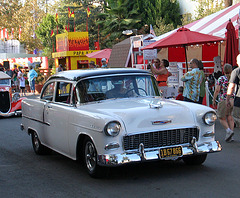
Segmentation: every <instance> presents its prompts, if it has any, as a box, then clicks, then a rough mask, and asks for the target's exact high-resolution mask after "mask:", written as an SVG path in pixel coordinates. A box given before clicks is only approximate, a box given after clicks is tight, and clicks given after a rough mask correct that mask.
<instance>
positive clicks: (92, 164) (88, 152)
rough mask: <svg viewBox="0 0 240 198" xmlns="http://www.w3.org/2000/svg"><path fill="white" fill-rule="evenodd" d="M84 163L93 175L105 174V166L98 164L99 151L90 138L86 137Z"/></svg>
mask: <svg viewBox="0 0 240 198" xmlns="http://www.w3.org/2000/svg"><path fill="white" fill-rule="evenodd" d="M84 163H85V166H86V168H87V171H88V174H89V175H90V176H91V177H95V178H97V177H102V176H104V174H105V172H104V170H103V169H104V168H103V167H101V166H99V165H98V164H97V151H96V148H95V146H94V144H93V142H92V141H91V140H90V138H86V140H85V143H84Z"/></svg>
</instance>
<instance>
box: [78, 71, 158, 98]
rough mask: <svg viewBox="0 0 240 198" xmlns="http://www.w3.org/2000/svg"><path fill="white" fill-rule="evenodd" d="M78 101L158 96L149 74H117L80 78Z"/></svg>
mask: <svg viewBox="0 0 240 198" xmlns="http://www.w3.org/2000/svg"><path fill="white" fill-rule="evenodd" d="M76 96H77V98H78V99H77V101H79V103H88V102H97V101H102V100H108V99H119V98H121V99H122V98H133V97H155V96H160V93H159V90H158V86H157V83H156V80H155V78H154V76H152V75H150V74H145V73H144V74H132V73H131V74H128V75H126V74H124V75H121V74H118V75H112V76H110V75H106V76H94V77H88V78H85V79H81V80H80V81H78V82H77V84H76Z"/></svg>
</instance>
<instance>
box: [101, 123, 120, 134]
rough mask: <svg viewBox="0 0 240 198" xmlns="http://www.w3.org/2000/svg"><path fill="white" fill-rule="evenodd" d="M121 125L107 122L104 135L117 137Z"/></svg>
mask: <svg viewBox="0 0 240 198" xmlns="http://www.w3.org/2000/svg"><path fill="white" fill-rule="evenodd" d="M120 129H121V125H120V123H119V122H117V121H114V122H109V123H108V124H107V125H106V126H105V128H104V131H105V134H106V135H108V136H117V135H118V134H119V132H120Z"/></svg>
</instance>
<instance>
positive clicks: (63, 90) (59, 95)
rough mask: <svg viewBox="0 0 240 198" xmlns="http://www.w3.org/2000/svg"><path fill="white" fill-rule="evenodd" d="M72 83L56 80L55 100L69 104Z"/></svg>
mask: <svg viewBox="0 0 240 198" xmlns="http://www.w3.org/2000/svg"><path fill="white" fill-rule="evenodd" d="M71 90H72V83H67V82H57V92H56V98H55V101H56V102H62V103H66V104H70V100H71Z"/></svg>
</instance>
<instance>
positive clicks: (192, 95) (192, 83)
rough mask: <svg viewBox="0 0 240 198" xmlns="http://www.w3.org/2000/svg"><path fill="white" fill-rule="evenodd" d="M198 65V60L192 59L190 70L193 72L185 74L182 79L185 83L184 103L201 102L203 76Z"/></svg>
mask: <svg viewBox="0 0 240 198" xmlns="http://www.w3.org/2000/svg"><path fill="white" fill-rule="evenodd" d="M198 65H199V62H198V59H196V58H194V59H192V60H191V61H190V68H192V70H191V71H188V72H187V73H185V74H184V75H183V77H182V78H181V80H182V81H183V82H184V88H183V96H184V101H187V102H195V103H198V101H199V96H200V84H201V82H202V74H201V72H200V70H199V68H198Z"/></svg>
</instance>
